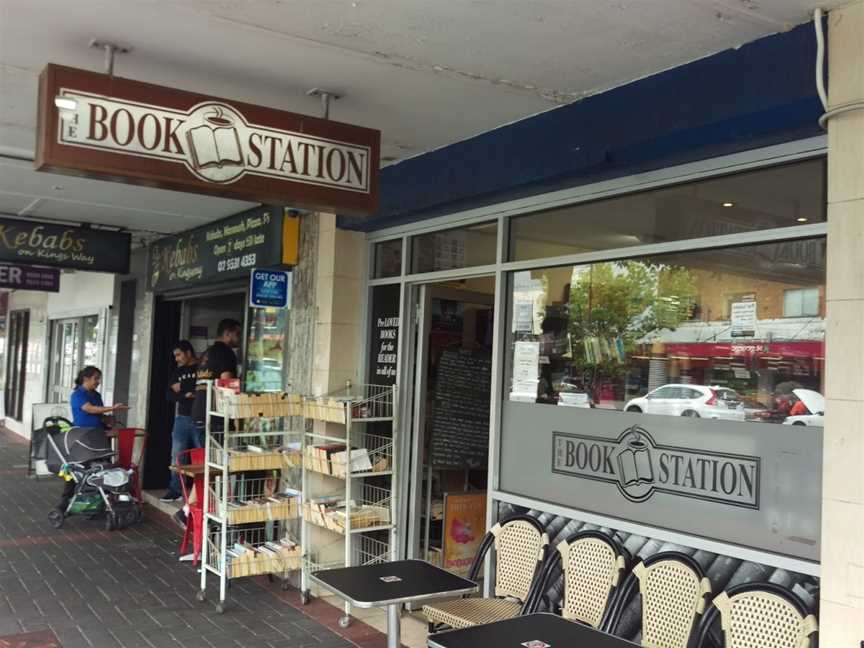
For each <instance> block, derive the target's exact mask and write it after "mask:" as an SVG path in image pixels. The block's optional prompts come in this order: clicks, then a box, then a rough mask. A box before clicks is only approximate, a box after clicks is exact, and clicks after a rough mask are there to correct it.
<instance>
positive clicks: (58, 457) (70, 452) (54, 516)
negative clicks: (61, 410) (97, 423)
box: [46, 427, 143, 531]
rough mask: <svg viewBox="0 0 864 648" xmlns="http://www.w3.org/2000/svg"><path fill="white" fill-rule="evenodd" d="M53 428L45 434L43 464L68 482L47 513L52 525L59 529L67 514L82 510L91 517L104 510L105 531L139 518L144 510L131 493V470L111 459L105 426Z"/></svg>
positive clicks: (121, 526) (126, 525) (132, 522)
mask: <svg viewBox="0 0 864 648" xmlns="http://www.w3.org/2000/svg"><path fill="white" fill-rule="evenodd" d="M53 430H55V431H54V433H49V434H48V435H47V438H46V440H47V448H46V449H47V452H46V455H47V456H46V464H47V465H48V469H49V470H50V471H51V472H53V473H57V474H58V475H60V476H61V477H63V478H64V479H65V480H66V482H67V486H66V490H64V492H63V497H62V499H61V500H60V504H59V505H58V506H57V508H55V509H53V510H52V511H51V512H50V513H49V514H48V520H49V522H50V523H51V526H53V527H54V528H55V529H59V528H60V527H61V526H63V522H64V520H65V519H66V517H68V516H69V515H75V514H85V515H88V516H90V518H91V519H92V518H95V517H97V516H99V515H100V514H102V513H103V512H104V513H105V530H106V531H113V530H114V529H124V528H126V527H129V526H131V525H133V524H135V523H137V522H140V521H141V520H142V518H143V512H142V510H141V507H140V506H139V505H138V503H137V502H136V501H135V498H134V497H133V496H132V480H131V478H130V476H131V473H132V471H131V470H124V469H123V468H119V467H118V466H116V465H114V464H112V463H111V459H112V458H113V457H114V454H115V453H114V451H113V450H112V449H111V444H110V443H109V442H108V437H107V436H106V434H105V430H103V429H101V428H82V427H73V428H71V429H69V430H68V431H66V432H62V431H60V428H53Z"/></svg>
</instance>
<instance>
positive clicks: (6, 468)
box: [0, 428, 385, 648]
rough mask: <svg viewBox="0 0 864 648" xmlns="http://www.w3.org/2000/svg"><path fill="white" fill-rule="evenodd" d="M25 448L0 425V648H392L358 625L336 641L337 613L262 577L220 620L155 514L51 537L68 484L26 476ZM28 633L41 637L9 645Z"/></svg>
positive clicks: (242, 590) (233, 599)
mask: <svg viewBox="0 0 864 648" xmlns="http://www.w3.org/2000/svg"><path fill="white" fill-rule="evenodd" d="M27 447H28V446H27V445H26V442H22V440H21V439H20V438H19V437H17V436H15V435H13V434H11V433H9V432H8V431H5V430H3V429H2V428H0V648H6V647H10V646H15V647H16V648H26V647H32V648H36V647H41V648H54V647H56V646H62V648H109V647H115V646H116V647H119V648H163V647H164V648H169V647H171V648H176V647H178V646H185V647H188V648H198V647H200V648H223V647H226V648H227V647H231V648H236V647H238V646H244V647H250V648H251V647H258V646H261V647H276V646H278V647H280V648H307V647H308V648H312V647H314V648H343V647H345V648H348V647H351V646H362V647H363V648H373V647H378V646H384V645H385V638H384V636H383V635H381V633H379V632H377V631H375V630H373V629H372V628H370V627H369V626H367V625H365V624H364V623H361V622H359V621H355V622H354V623H352V625H351V627H350V628H349V629H347V630H345V631H341V633H342V634H344V635H345V636H340V635H339V634H337V633H336V632H334V630H332V629H331V628H333V629H335V628H337V626H336V618H337V617H338V614H336V613H335V608H333V607H331V606H329V605H327V604H326V603H323V602H319V601H313V602H312V603H311V604H310V605H309V606H305V607H301V606H300V604H299V597H298V596H297V593H296V592H293V591H292V592H282V591H281V590H280V589H279V587H278V584H273V585H269V584H268V583H267V582H266V580H265V579H242V580H238V581H235V582H234V583H232V587H231V591H230V593H229V607H228V609H227V610H226V612H225V614H224V615H218V614H216V612H215V611H214V609H213V605H212V603H209V602H208V603H204V604H202V603H198V602H196V601H195V592H196V590H197V584H198V577H197V575H196V573H195V570H194V568H193V567H192V566H191V564H189V563H178V562H177V548H178V540H179V536H178V535H177V531H176V530H175V529H176V527H174V526H173V525H172V523H171V522H170V521H169V520H168V518H167V517H165V516H164V515H163V514H161V513H158V512H154V511H153V510H152V509H150V510H148V511H147V519H146V520H145V522H144V523H142V524H141V525H138V526H136V527H133V528H131V529H125V530H122V531H113V532H110V533H109V532H106V531H103V530H102V521H101V520H87V519H86V518H85V517H83V516H74V517H71V518H69V519H68V520H67V521H66V524H65V525H64V527H63V528H62V529H60V530H55V529H52V528H51V527H50V526H49V524H48V519H47V515H48V512H49V511H50V510H51V508H52V507H53V506H55V505H56V503H57V500H58V498H59V495H60V491H61V489H62V482H61V481H60V480H59V479H55V478H43V479H40V480H38V481H37V480H34V479H28V478H27V477H26V466H27ZM210 598H211V601H212V600H213V599H214V598H218V594H216V595H215V596H214V595H211V597H210ZM315 617H317V620H316V618H315ZM22 633H33V634H30V635H28V636H25V637H18V636H14V637H13V635H20V634H22ZM349 639H350V641H349Z"/></svg>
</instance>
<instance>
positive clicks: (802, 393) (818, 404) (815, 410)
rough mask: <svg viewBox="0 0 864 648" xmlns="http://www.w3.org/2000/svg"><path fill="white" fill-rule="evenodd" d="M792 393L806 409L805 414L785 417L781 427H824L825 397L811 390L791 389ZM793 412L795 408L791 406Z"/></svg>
mask: <svg viewBox="0 0 864 648" xmlns="http://www.w3.org/2000/svg"><path fill="white" fill-rule="evenodd" d="M792 393H793V394H795V396H796V397H797V398H798V400H799V401H800V402H801V403H803V405H804V407H806V408H807V413H805V414H795V415H793V416H787V417H786V419H785V420H784V421H783V425H810V426H814V427H825V397H824V396H823V395H822V394H820V393H819V392H817V391H813V390H812V389H793V390H792ZM793 411H795V406H793Z"/></svg>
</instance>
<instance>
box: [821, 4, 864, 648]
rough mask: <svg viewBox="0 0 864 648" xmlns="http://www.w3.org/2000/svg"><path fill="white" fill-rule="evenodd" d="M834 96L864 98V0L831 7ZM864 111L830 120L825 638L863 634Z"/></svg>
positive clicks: (854, 645)
mask: <svg viewBox="0 0 864 648" xmlns="http://www.w3.org/2000/svg"><path fill="white" fill-rule="evenodd" d="M828 23H829V30H828V43H829V53H828V60H829V62H830V63H829V64H830V69H829V74H828V77H829V104H830V107H837V106H840V105H842V104H846V103H849V102H853V101H862V100H864V39H862V36H861V35H862V34H864V2H862V1H861V0H858V1H857V2H854V3H853V4H850V5H847V6H845V7H843V8H841V9H837V10H835V11H832V12H831V13H830V14H829V19H828ZM862 254H864V111H854V112H849V113H846V114H842V115H839V116H837V117H834V118H833V119H832V120H831V121H830V122H829V125H828V279H827V310H828V313H827V320H828V321H827V326H826V331H827V343H826V381H825V393H826V397H827V403H826V407H825V432H824V434H825V436H824V446H823V471H822V474H823V481H822V581H821V582H822V586H821V604H820V638H819V644H820V645H822V646H826V647H827V646H830V647H831V648H835V647H836V648H841V647H843V648H858V647H859V646H860V645H861V642H864V550H862V549H864V545H862V542H861V538H862V535H864V264H862V262H861V259H862Z"/></svg>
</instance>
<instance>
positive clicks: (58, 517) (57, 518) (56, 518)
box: [48, 509, 65, 529]
mask: <svg viewBox="0 0 864 648" xmlns="http://www.w3.org/2000/svg"><path fill="white" fill-rule="evenodd" d="M64 519H65V516H64V515H63V511H61V510H60V509H51V512H50V513H48V523H49V524H50V525H51V526H52V527H54V528H55V529H59V528H60V527H62V526H63V520H64Z"/></svg>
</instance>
